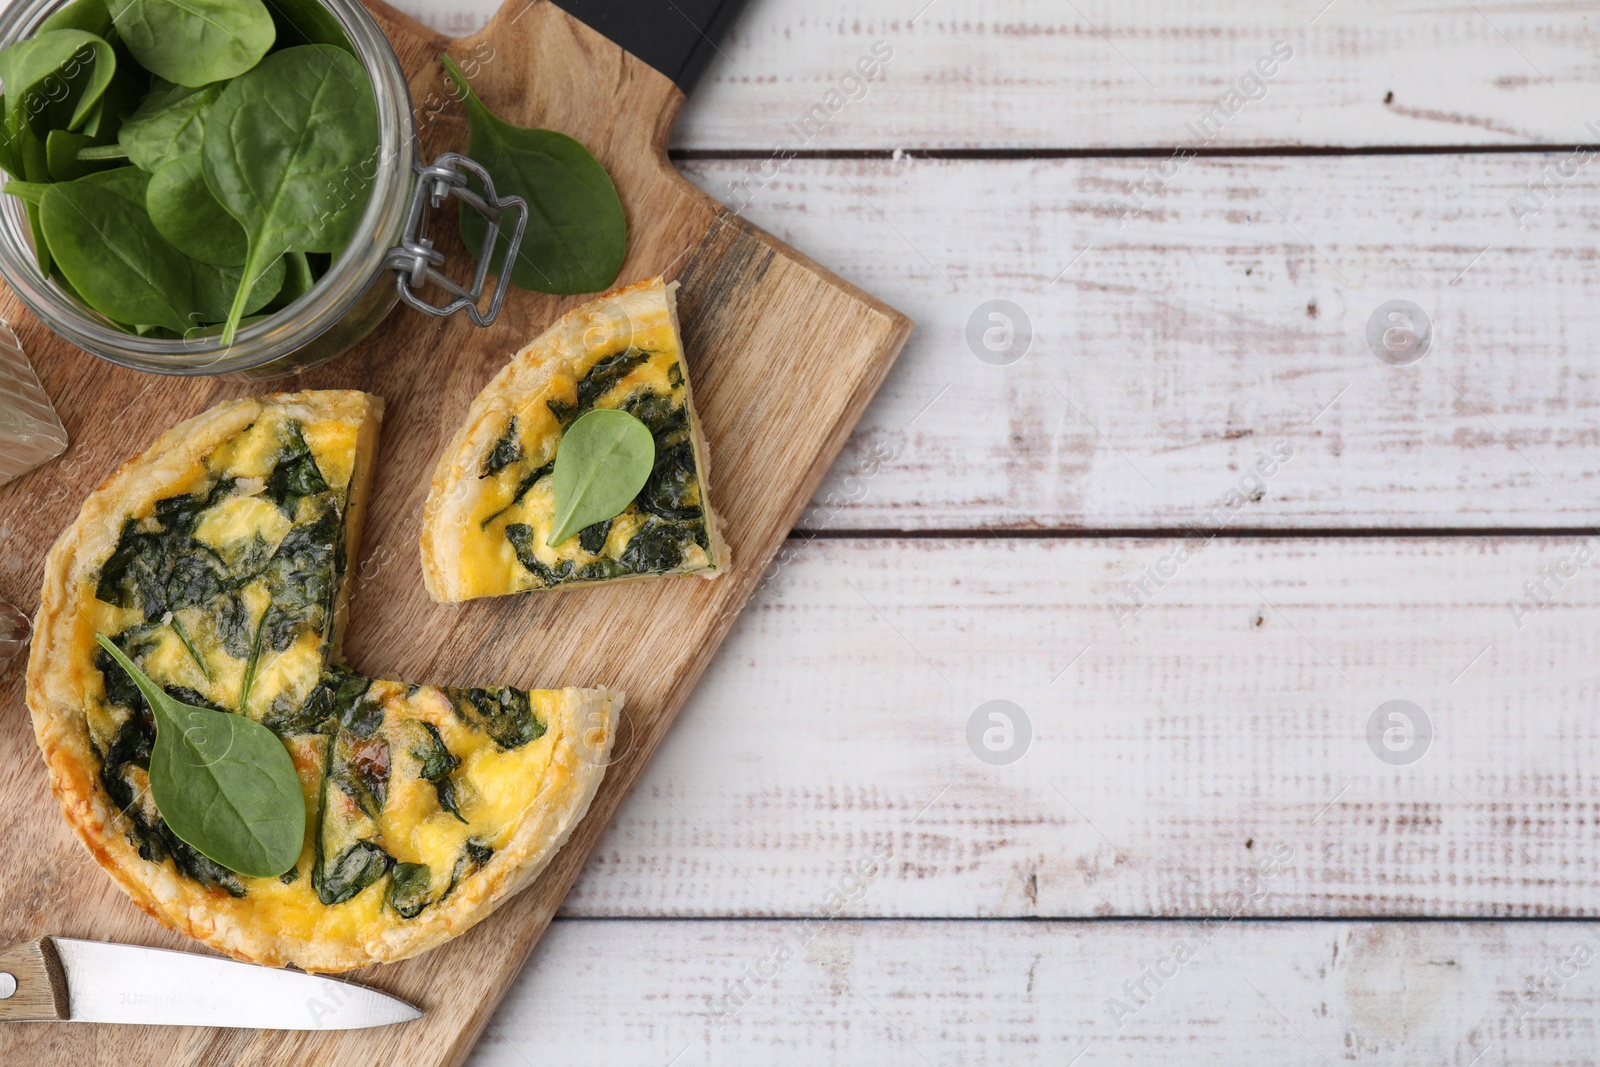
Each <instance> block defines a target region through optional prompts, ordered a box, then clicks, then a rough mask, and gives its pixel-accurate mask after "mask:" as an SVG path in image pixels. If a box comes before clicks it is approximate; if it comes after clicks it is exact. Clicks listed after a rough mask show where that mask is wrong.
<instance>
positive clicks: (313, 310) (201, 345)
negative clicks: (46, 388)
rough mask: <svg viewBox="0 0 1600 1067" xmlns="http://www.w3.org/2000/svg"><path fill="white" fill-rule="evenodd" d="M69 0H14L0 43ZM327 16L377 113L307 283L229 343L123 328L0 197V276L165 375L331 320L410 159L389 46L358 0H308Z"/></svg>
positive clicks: (270, 346)
mask: <svg viewBox="0 0 1600 1067" xmlns="http://www.w3.org/2000/svg"><path fill="white" fill-rule="evenodd" d="M69 2H71V0H16V2H15V3H14V4H12V5H11V6H9V7H7V8H6V9H5V10H3V11H0V48H3V47H6V46H8V45H11V44H13V43H15V42H17V41H20V40H22V39H24V38H25V37H27V36H28V35H29V34H31V33H33V32H34V31H35V30H36V29H37V27H38V24H39V23H40V22H42V21H43V20H44V19H45V18H46V17H47V16H48V15H50V14H51V13H52V12H53V11H55V10H57V9H58V8H61V7H64V6H66V3H69ZM318 2H319V3H320V4H321V5H322V6H323V7H324V8H325V9H326V10H327V11H328V13H329V14H330V15H332V16H333V17H334V19H336V20H337V21H338V23H339V26H340V28H342V29H343V30H344V32H345V35H346V36H347V37H348V38H349V40H350V44H351V46H352V47H353V48H354V49H355V52H356V58H357V59H358V60H360V62H361V65H362V66H363V67H364V68H365V69H366V71H367V75H368V77H369V78H370V79H371V80H372V91H373V97H374V100H375V102H376V104H377V112H378V145H377V154H376V157H375V158H374V161H373V164H372V166H371V168H370V169H371V171H372V178H373V181H372V196H371V199H370V200H369V201H368V203H367V207H366V210H365V212H363V213H362V216H361V222H360V224H359V225H358V226H357V227H356V231H355V234H354V236H353V237H352V238H351V240H350V243H349V244H348V245H346V246H345V249H344V251H343V252H341V253H340V254H339V256H338V257H337V258H336V259H335V260H334V262H333V264H332V265H331V266H330V267H329V269H328V271H327V273H325V274H324V275H323V276H322V277H321V278H319V279H318V280H317V282H316V284H315V285H313V286H312V287H311V289H310V290H309V291H308V292H306V293H305V294H303V295H302V296H300V297H299V298H298V299H296V300H295V301H293V302H292V303H290V304H289V305H288V306H287V307H285V308H282V309H280V310H278V311H275V312H273V313H272V314H271V315H269V316H267V317H266V318H264V319H262V320H261V321H259V322H255V323H251V324H250V325H249V326H246V327H243V328H241V329H240V330H239V332H238V334H237V335H236V336H235V338H234V342H233V344H231V345H228V346H224V345H223V344H222V343H221V341H220V338H218V337H217V336H216V335H215V334H213V335H211V336H209V337H198V338H193V339H185V338H177V339H173V338H159V337H140V336H138V335H136V334H131V333H128V332H126V331H124V330H122V329H119V328H118V327H116V326H113V325H109V324H108V321H107V320H106V319H105V318H104V317H103V316H101V315H99V314H98V313H96V312H92V311H90V310H89V309H88V308H86V307H84V305H83V304H82V303H80V302H79V301H78V300H77V299H76V298H74V297H72V296H70V295H69V294H68V293H66V292H65V291H64V290H63V289H61V288H60V286H58V285H57V284H56V282H55V281H54V280H53V279H51V278H48V277H46V276H45V275H43V274H42V273H41V272H40V271H39V266H38V261H37V259H36V258H35V255H34V250H33V245H32V242H31V240H30V238H29V236H28V234H29V232H30V230H29V226H28V220H27V215H26V211H25V208H24V207H23V205H22V203H21V201H20V200H18V199H17V198H16V197H13V196H0V201H4V202H3V203H0V276H3V277H4V279H5V281H6V284H7V285H8V286H10V288H11V290H12V291H13V292H15V293H16V294H17V297H18V298H19V299H20V300H21V301H22V302H23V304H25V305H26V306H27V307H28V309H29V310H30V311H32V312H33V313H34V314H35V315H37V316H39V318H40V319H42V320H43V321H44V322H45V323H46V325H48V326H49V327H50V328H51V329H53V330H54V331H55V332H56V333H58V334H60V335H62V336H63V337H65V338H66V339H67V340H69V341H71V342H72V343H73V344H75V345H78V346H79V347H80V348H84V349H86V350H87V351H89V352H91V353H94V354H95V355H98V356H100V357H102V358H104V359H107V360H109V361H111V362H113V363H117V364H120V365H122V366H125V367H132V368H134V369H137V370H146V371H154V372H156V373H160V374H172V375H203V374H206V375H209V374H234V373H239V372H242V371H248V370H251V369H253V368H256V367H260V366H263V365H264V364H268V363H271V362H274V361H275V360H279V359H282V358H283V357H284V356H285V355H287V354H288V353H290V352H293V351H294V350H296V349H299V348H301V347H303V346H305V345H306V344H308V343H309V342H311V341H313V340H315V339H316V338H317V337H318V336H320V335H321V334H322V333H324V332H325V331H327V330H328V329H330V328H331V327H333V326H334V325H335V324H337V323H338V322H339V321H340V319H341V318H342V317H343V316H344V314H345V312H346V311H348V310H349V309H350V307H351V306H353V305H354V303H355V302H356V301H357V300H358V299H360V297H361V296H362V294H364V293H365V292H366V291H367V289H368V287H369V286H370V285H372V284H376V283H378V282H381V281H382V278H381V277H380V276H381V275H382V274H384V273H385V270H384V266H383V261H384V257H385V255H387V254H388V251H389V246H388V242H387V241H385V240H383V239H381V238H380V235H384V234H390V233H395V232H398V228H399V225H400V224H401V223H402V222H403V221H404V218H405V214H406V209H407V206H408V202H409V200H410V197H409V196H407V195H405V193H406V192H407V191H408V190H409V188H410V183H411V181H412V168H413V165H414V163H415V159H416V133H415V121H414V116H413V115H412V110H411V92H410V88H409V86H408V85H407V83H406V77H405V72H404V71H403V70H401V68H400V61H399V58H398V57H397V56H396V55H395V52H394V48H393V47H392V46H391V45H390V44H389V40H388V38H387V37H385V36H384V33H383V31H382V30H381V29H380V28H379V27H378V24H377V22H375V21H374V20H373V18H372V16H371V15H370V14H369V13H368V12H367V10H366V8H364V7H363V6H362V5H361V3H360V2H359V0H318Z"/></svg>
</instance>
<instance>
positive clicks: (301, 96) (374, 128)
mask: <svg viewBox="0 0 1600 1067" xmlns="http://www.w3.org/2000/svg"><path fill="white" fill-rule="evenodd" d="M377 155H378V117H377V105H376V103H375V102H374V99H373V93H372V84H371V82H370V81H369V79H368V78H367V75H366V72H365V71H364V70H363V69H362V67H361V64H360V63H358V62H357V61H356V59H355V58H354V57H353V56H351V55H350V53H348V52H346V51H344V50H342V49H339V48H335V47H334V46H332V45H323V44H312V45H301V46H299V47H296V48H287V49H284V50H283V51H281V52H275V53H273V54H272V55H270V56H268V57H267V58H266V59H264V60H262V61H261V63H260V64H259V65H257V66H256V67H255V69H254V70H251V71H249V72H248V73H246V74H243V75H241V76H239V77H237V78H235V79H234V80H233V81H231V82H229V83H228V85H227V87H226V88H224V89H223V90H222V94H221V95H220V96H218V97H217V102H216V103H215V104H213V105H212V107H211V112H210V114H209V115H208V116H207V118H206V132H205V141H204V146H203V147H202V149H201V158H202V160H203V165H204V172H205V181H206V184H207V185H208V186H209V187H210V188H211V190H212V192H214V193H215V194H216V196H217V200H218V201H219V202H220V203H221V204H222V206H223V207H224V208H226V209H227V211H228V213H229V214H230V215H232V216H233V217H234V218H236V219H238V220H239V223H240V225H241V226H242V227H243V228H244V232H245V235H246V237H247V239H248V241H249V252H248V254H247V255H246V257H245V262H244V273H243V278H242V280H241V282H240V285H239V289H238V293H237V296H236V298H235V300H234V303H233V307H232V308H231V309H230V311H229V313H228V316H227V321H226V324H225V325H224V327H223V331H222V342H223V343H224V344H232V343H233V337H234V333H235V331H236V329H237V328H238V325H239V320H240V319H241V318H243V317H244V316H245V315H246V314H247V313H248V311H249V304H250V300H251V294H252V292H253V289H254V287H256V286H257V284H258V282H259V279H260V278H261V277H262V275H263V274H264V272H266V271H267V270H268V269H269V268H270V267H271V265H272V264H273V263H275V262H278V261H279V260H281V259H282V257H283V255H284V254H285V253H287V252H330V253H331V252H338V251H340V250H341V249H343V248H344V246H345V245H346V244H348V243H349V241H350V238H351V236H352V235H353V234H354V233H355V229H356V226H357V224H358V223H359V222H360V220H361V215H362V212H363V211H364V210H365V209H366V205H367V201H368V199H369V198H370V196H371V192H372V177H371V175H372V173H373V172H374V171H375V170H376V166H377Z"/></svg>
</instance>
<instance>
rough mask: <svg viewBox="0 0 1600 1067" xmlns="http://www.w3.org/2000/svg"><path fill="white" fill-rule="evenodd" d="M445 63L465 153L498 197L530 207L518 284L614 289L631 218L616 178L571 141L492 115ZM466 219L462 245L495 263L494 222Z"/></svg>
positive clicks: (545, 289)
mask: <svg viewBox="0 0 1600 1067" xmlns="http://www.w3.org/2000/svg"><path fill="white" fill-rule="evenodd" d="M441 61H442V62H443V64H444V69H445V73H446V74H447V75H448V76H449V77H450V80H451V81H453V82H454V83H455V85H456V88H457V89H458V90H460V93H461V99H462V102H463V103H464V104H465V105H466V109H467V117H468V120H469V122H470V126H471V132H470V137H469V142H470V143H469V145H468V148H467V154H468V155H469V156H471V157H472V158H473V159H475V160H477V161H478V162H479V163H481V164H483V166H484V167H485V169H487V170H488V171H489V176H490V177H491V178H493V179H494V188H495V192H496V193H497V194H498V195H500V196H520V197H522V198H523V199H524V200H526V201H527V202H528V224H527V227H526V228H525V229H524V230H523V234H522V244H521V247H520V248H519V250H518V252H517V259H516V262H515V264H513V266H512V269H511V282H512V284H513V285H516V286H517V287H519V288H522V289H533V290H535V291H537V292H541V293H595V292H599V291H600V290H602V289H605V288H606V287H608V286H609V285H610V284H611V283H612V282H613V281H615V280H616V277H617V272H618V271H620V270H621V269H622V260H623V257H624V255H625V254H626V252H627V244H628V224H627V219H626V217H625V216H624V215H623V212H622V201H621V200H620V199H619V198H618V197H617V189H616V186H614V185H613V184H612V183H611V176H610V175H608V174H607V173H606V171H605V168H604V167H602V166H601V165H600V163H599V161H598V160H596V159H595V158H594V156H593V155H591V154H590V153H589V150H588V149H587V148H585V147H583V145H581V144H579V143H578V142H577V141H575V140H573V139H572V138H571V137H568V136H567V135H566V134H564V133H557V132H555V131H554V130H533V129H527V128H525V127H522V126H513V125H512V124H511V123H509V122H506V121H505V120H504V119H502V118H500V117H499V116H498V115H496V114H494V112H492V111H490V110H489V109H488V107H487V106H485V105H484V103H483V101H482V100H480V99H478V94H477V93H475V92H473V91H472V87H471V86H470V85H469V84H467V79H466V76H465V75H463V74H462V73H461V69H460V68H459V67H457V66H456V65H455V63H454V61H452V60H451V59H450V57H449V56H442V57H441ZM473 184H474V185H476V182H475V181H474V183H473ZM481 191H482V190H481V189H480V190H479V192H481ZM460 217H461V239H462V240H463V241H464V242H465V243H466V245H467V247H468V248H469V249H471V250H472V254H473V255H475V256H478V257H479V258H480V259H481V258H483V257H489V259H490V261H491V262H495V261H496V260H495V256H494V255H493V253H494V251H495V250H494V249H488V248H484V247H483V243H484V239H485V237H486V236H487V235H488V229H489V224H488V220H487V219H486V218H484V216H483V215H482V214H480V213H479V212H477V211H470V210H465V209H463V210H462V212H461V216H460ZM502 239H504V236H503V235H502Z"/></svg>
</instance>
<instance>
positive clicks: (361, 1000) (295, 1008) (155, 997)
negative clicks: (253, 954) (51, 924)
mask: <svg viewBox="0 0 1600 1067" xmlns="http://www.w3.org/2000/svg"><path fill="white" fill-rule="evenodd" d="M421 1017H422V1012H421V1011H419V1010H417V1009H416V1008H415V1007H413V1006H411V1005H410V1004H407V1003H406V1002H405V1001H403V1000H400V999H398V998H397V997H391V996H389V995H388V994H387V993H380V992H378V991H377V990H375V989H368V988H367V987H366V986H361V985H357V984H355V983H354V982H345V981H341V980H339V979H335V978H324V977H321V976H319V975H313V974H304V973H302V972H300V971H288V970H277V969H275V968H271V967H259V966H256V965H255V964H252V963H236V962H234V961H233V960H223V959H217V958H216V957H213V956H200V955H196V954H195V953H192V952H174V951H171V950H168V949H159V948H144V947H142V946H138V945H120V944H116V943H114V942H109V941H82V940H78V939H76V938H70V937H44V938H40V939H39V940H37V941H30V942H26V943H24V944H20V945H13V946H12V947H11V948H9V949H5V950H3V951H0V1021H21V1020H46V1019H57V1020H64V1021H69V1022H88V1023H135V1024H140V1025H153V1026H231V1027H245V1028H248V1029H259V1030H354V1029H360V1028H362V1027H368V1026H386V1025H388V1024H390V1023H402V1022H409V1021H410V1020H412V1019H420V1018H421Z"/></svg>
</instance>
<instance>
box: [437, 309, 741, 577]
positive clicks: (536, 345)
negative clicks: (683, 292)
mask: <svg viewBox="0 0 1600 1067" xmlns="http://www.w3.org/2000/svg"><path fill="white" fill-rule="evenodd" d="M676 288H677V283H676V282H674V283H673V284H672V285H667V284H665V283H664V282H663V281H662V280H661V279H660V278H652V279H650V280H648V281H643V282H638V283H636V284H634V285H630V286H628V287H626V288H623V289H617V290H615V291H613V292H610V293H607V294H605V295H604V296H602V297H600V298H598V299H596V300H593V301H590V302H589V303H587V304H583V305H581V306H579V307H576V308H574V309H572V310H571V311H569V312H567V314H565V315H563V316H562V317H561V318H560V319H558V320H557V321H556V323H555V325H553V326H551V327H550V328H549V329H548V330H546V331H545V332H544V333H543V334H541V335H540V336H539V337H537V338H535V339H534V340H533V341H532V342H531V343H530V344H529V345H528V346H527V347H526V348H524V349H522V351H520V352H518V353H517V354H516V355H515V356H514V357H512V359H511V362H510V363H508V364H507V365H506V366H505V368H504V369H502V370H501V371H500V373H499V374H497V375H495V377H494V379H493V380H492V381H490V382H489V384H488V385H487V386H485V387H484V390H483V392H481V393H479V394H478V396H477V399H475V400H474V401H473V402H472V405H471V407H470V408H469V409H468V411H467V419H466V422H465V424H464V425H463V426H462V427H461V429H460V430H459V431H458V432H457V433H456V435H455V437H454V439H453V440H452V441H451V442H450V444H449V446H448V447H446V448H445V450H444V454H443V455H442V456H441V457H440V459H439V465H438V469H437V470H436V471H435V473H434V478H433V485H432V488H431V490H430V491H429V493H428V500H427V504H426V505H425V506H424V510H423V524H422V574H423V578H424V580H425V581H426V583H427V586H428V592H429V593H430V594H431V595H432V596H433V598H434V599H435V600H438V601H441V602H444V603H450V602H455V601H462V600H471V599H473V598H475V597H483V596H498V595H500V594H504V593H520V592H526V591H529V590H535V589H551V588H556V587H560V586H569V585H575V584H580V583H593V582H607V581H615V580H619V579H628V578H644V577H650V576H655V575H668V574H699V575H701V576H703V577H706V578H715V577H717V576H718V575H719V574H721V573H722V571H723V570H724V569H725V568H726V567H727V566H728V549H727V546H726V545H725V543H724V542H723V540H722V537H721V534H720V532H719V530H718V527H717V519H716V515H715V514H714V513H713V512H712V510H711V499H710V496H709V494H708V492H707V487H706V471H707V462H706V461H707V447H706V443H705V439H704V437H703V436H702V435H701V432H700V426H699V423H698V421H697V420H696V418H695V413H694V403H693V401H692V398H691V397H690V394H689V376H688V368H687V364H686V362H685V360H684V354H683V342H682V340H681V339H680V338H679V334H678V320H677V308H676V303H675V300H674V291H675V290H676ZM594 408H620V409H622V410H624V411H627V412H629V413H630V414H632V415H634V416H636V417H637V418H639V420H640V421H642V422H643V423H644V424H645V425H646V426H647V427H649V429H650V433H651V435H652V436H653V437H654V438H655V446H656V459H655V467H654V469H653V470H652V472H651V474H650V477H649V479H648V480H647V481H646V483H645V486H644V488H643V489H642V490H640V492H639V494H638V496H637V497H636V498H635V499H634V501H633V502H632V503H631V504H629V505H628V507H627V509H626V510H624V511H623V512H622V513H621V514H620V515H617V516H616V517H614V518H611V519H607V520H605V521H604V522H598V523H595V524H594V525H592V526H589V527H586V528H585V529H583V530H581V531H579V532H578V534H577V535H576V536H574V537H569V538H568V539H567V540H565V541H564V542H562V543H561V544H559V545H553V546H552V545H550V544H548V543H547V541H546V538H547V536H548V534H549V533H550V532H551V527H552V524H553V517H554V513H555V495H554V487H553V480H552V474H553V473H554V470H555V459H556V453H557V451H558V450H559V449H560V447H561V437H562V434H563V433H564V432H565V430H566V428H567V427H568V426H570V425H572V423H573V421H574V420H575V419H577V418H578V416H580V415H582V414H584V413H585V412H587V411H590V410H592V409H594Z"/></svg>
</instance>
